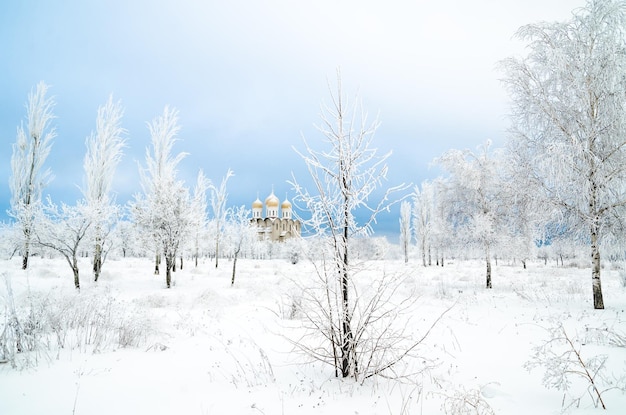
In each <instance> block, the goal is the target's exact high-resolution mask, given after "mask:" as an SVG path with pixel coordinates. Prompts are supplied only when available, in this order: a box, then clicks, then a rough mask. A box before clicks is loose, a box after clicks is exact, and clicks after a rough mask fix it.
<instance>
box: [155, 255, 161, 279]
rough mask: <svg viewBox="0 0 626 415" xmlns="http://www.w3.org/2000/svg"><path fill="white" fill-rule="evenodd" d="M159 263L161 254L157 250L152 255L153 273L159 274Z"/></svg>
mask: <svg viewBox="0 0 626 415" xmlns="http://www.w3.org/2000/svg"><path fill="white" fill-rule="evenodd" d="M160 264H161V254H159V253H158V252H157V253H156V254H155V255H154V275H159V273H160V271H159V265H160Z"/></svg>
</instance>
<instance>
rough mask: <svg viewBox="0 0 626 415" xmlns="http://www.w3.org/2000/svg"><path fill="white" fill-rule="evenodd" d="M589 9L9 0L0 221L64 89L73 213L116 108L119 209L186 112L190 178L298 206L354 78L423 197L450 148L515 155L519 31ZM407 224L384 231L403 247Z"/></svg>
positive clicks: (398, 165) (401, 178)
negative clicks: (514, 61)
mask: <svg viewBox="0 0 626 415" xmlns="http://www.w3.org/2000/svg"><path fill="white" fill-rule="evenodd" d="M584 3H585V2H584V1H582V0H524V1H522V0H500V1H498V0H474V1H467V0H449V1H441V2H432V1H422V0H413V1H401V0H391V1H384V2H383V1H368V0H365V1H357V0H316V1H297V0H267V1H254V0H230V1H214V0H195V1H192V0H171V1H168V0H150V1H147V0H146V1H144V0H140V1H133V0H95V1H86V0H59V1H46V0H39V1H37V0H5V1H3V2H2V5H0V221H2V220H4V221H6V220H8V218H7V216H6V215H5V211H6V210H7V209H8V208H9V200H10V191H9V185H8V182H9V177H10V174H11V171H10V158H11V153H12V149H11V146H12V144H13V143H14V142H15V137H16V128H17V126H18V125H19V124H20V123H21V122H22V120H24V119H25V115H26V110H25V103H26V100H27V95H28V93H29V91H30V90H31V88H33V87H34V86H35V85H36V84H37V83H38V82H39V81H44V82H46V83H47V84H49V85H50V86H51V88H50V95H52V96H54V98H55V100H56V102H57V105H56V107H55V115H56V116H57V119H56V120H55V122H54V125H55V126H56V129H57V133H58V136H57V138H56V139H55V141H54V144H53V147H52V151H51V154H50V156H49V158H48V162H47V166H48V167H49V168H50V169H51V171H52V173H53V175H54V177H55V178H54V180H53V182H52V183H51V184H50V185H49V186H48V187H47V189H46V191H44V193H45V194H50V195H51V197H52V199H53V200H55V201H57V202H59V201H63V202H66V203H69V204H73V203H74V202H75V201H76V200H77V199H79V198H80V190H79V187H80V186H81V185H82V183H83V167H82V162H83V157H84V154H85V139H86V137H87V136H88V135H89V134H90V132H91V131H92V130H93V129H94V128H95V119H96V111H97V108H98V107H99V106H100V105H102V104H104V103H105V101H106V100H107V98H108V97H109V95H111V94H112V95H113V97H114V99H115V100H120V101H121V102H122V105H123V107H124V108H125V115H124V119H123V127H124V128H126V130H127V131H128V134H127V147H126V149H125V156H124V158H123V160H122V162H121V163H120V165H119V168H118V172H117V174H116V178H115V181H114V185H113V186H114V189H113V190H114V192H115V193H116V194H117V200H118V202H120V203H125V202H126V201H128V200H129V199H131V198H132V195H133V194H135V193H136V192H138V191H140V186H139V174H138V163H142V164H143V162H144V158H145V151H146V147H147V146H149V144H150V137H149V133H148V129H147V127H146V122H148V121H151V120H152V119H154V118H155V117H156V116H158V115H160V114H161V113H162V111H163V108H164V107H165V106H166V105H169V106H172V107H175V108H177V109H178V110H179V112H180V125H181V132H180V137H179V138H180V141H179V142H178V143H177V144H176V146H175V150H176V151H182V152H187V153H189V156H188V157H187V158H186V159H184V160H183V162H182V163H181V165H180V177H181V178H182V179H184V180H185V181H186V182H187V183H188V185H189V186H193V183H194V180H195V177H196V174H197V172H198V170H199V169H203V170H204V172H205V174H206V175H207V176H208V177H209V178H211V179H212V180H213V181H214V182H216V183H219V182H220V181H221V178H222V177H223V176H224V174H225V173H226V171H227V170H228V169H229V168H230V169H232V170H233V171H234V172H235V176H234V177H232V178H231V179H230V181H229V185H228V193H229V203H228V204H229V205H231V206H232V205H241V204H246V205H247V206H248V207H250V206H249V205H250V204H251V203H252V201H253V200H254V199H255V198H256V197H257V194H258V195H259V197H260V198H261V199H264V198H265V197H266V196H267V195H268V194H269V193H270V192H271V190H272V186H273V188H274V190H275V193H276V194H277V196H279V197H280V198H281V199H282V198H284V197H285V195H287V196H288V197H289V198H290V199H291V198H292V197H293V193H292V192H291V189H290V187H289V185H288V184H287V183H286V181H287V180H288V179H290V177H291V174H292V172H293V173H294V174H295V175H296V176H297V177H298V178H303V179H304V178H306V170H305V166H304V163H303V161H302V160H301V159H300V158H299V157H298V156H297V155H296V153H295V152H294V150H293V147H296V148H297V149H299V150H302V149H303V141H302V136H305V137H306V138H307V140H308V142H309V143H310V144H311V146H312V147H314V148H321V147H320V146H316V143H320V144H321V136H320V133H319V132H318V131H317V130H316V129H315V125H316V124H318V123H319V121H320V117H319V115H320V105H321V104H322V102H324V101H326V102H327V101H328V100H329V92H328V88H327V79H330V80H331V81H333V80H334V76H335V70H336V68H337V67H341V71H342V75H343V76H342V78H343V86H344V91H345V92H346V94H347V95H348V96H349V97H350V96H354V95H356V94H357V93H358V95H359V96H360V98H361V99H362V101H363V106H364V108H365V109H366V110H367V111H368V113H369V115H370V118H375V117H376V116H378V119H379V121H380V122H381V126H380V127H379V129H378V130H377V133H376V137H375V139H374V146H375V147H378V148H379V151H380V152H381V153H385V152H387V151H389V150H391V151H393V154H392V156H391V157H390V159H389V167H390V168H389V184H390V185H395V184H399V183H402V182H412V183H415V184H418V183H420V182H422V181H423V180H424V179H429V178H432V177H433V176H434V175H436V174H437V172H436V171H435V170H433V169H430V168H429V163H430V162H431V160H432V159H433V158H435V157H437V156H439V155H440V154H441V153H443V152H444V151H446V150H448V149H450V148H472V149H474V148H476V147H477V146H478V145H479V144H481V143H482V142H484V141H485V140H487V139H491V140H492V141H494V143H495V144H496V145H501V144H502V143H503V142H504V139H505V130H506V128H507V124H508V122H507V120H506V113H507V102H508V98H507V96H506V92H505V91H504V89H503V88H502V85H501V83H500V81H499V79H500V78H501V77H502V76H503V75H502V73H501V72H499V71H498V69H497V62H498V61H500V60H502V59H504V58H506V57H508V56H513V55H521V54H523V53H524V51H523V45H522V44H521V43H519V42H518V41H517V40H515V39H513V38H512V37H513V34H514V33H515V31H516V30H517V28H519V27H520V26H521V25H524V24H528V23H533V22H537V21H541V20H548V21H551V20H564V19H567V18H569V16H570V14H571V11H572V9H574V8H576V7H580V6H583V5H584ZM397 228H398V212H397V210H394V211H393V212H392V213H391V214H388V215H385V216H382V217H380V223H379V225H378V226H377V227H376V229H375V230H376V231H377V233H379V234H394V233H397Z"/></svg>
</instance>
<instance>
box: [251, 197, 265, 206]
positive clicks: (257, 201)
mask: <svg viewBox="0 0 626 415" xmlns="http://www.w3.org/2000/svg"><path fill="white" fill-rule="evenodd" d="M252 209H263V202H261V201H260V200H259V198H258V197H257V198H256V200H255V201H254V202H252Z"/></svg>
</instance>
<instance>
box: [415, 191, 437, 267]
mask: <svg viewBox="0 0 626 415" xmlns="http://www.w3.org/2000/svg"><path fill="white" fill-rule="evenodd" d="M421 187H422V188H421V189H420V188H419V186H415V190H414V191H413V212H412V216H413V233H414V234H415V241H416V242H417V244H418V245H419V249H420V252H421V253H422V265H423V266H426V265H431V256H430V255H431V245H432V241H431V239H430V238H431V234H432V232H431V230H432V216H433V207H434V206H433V202H434V197H433V196H434V195H433V185H432V184H431V183H430V182H428V181H424V182H422V186H421ZM427 259H428V260H427Z"/></svg>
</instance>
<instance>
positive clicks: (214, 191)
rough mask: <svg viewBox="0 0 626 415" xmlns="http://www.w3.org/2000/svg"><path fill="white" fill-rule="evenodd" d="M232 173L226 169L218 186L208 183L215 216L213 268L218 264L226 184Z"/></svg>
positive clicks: (224, 216)
mask: <svg viewBox="0 0 626 415" xmlns="http://www.w3.org/2000/svg"><path fill="white" fill-rule="evenodd" d="M233 175H234V173H233V171H232V170H231V169H228V171H227V172H226V175H225V176H224V177H223V178H222V182H221V183H220V186H219V187H217V186H215V185H213V184H211V185H209V188H210V189H211V208H212V209H213V215H214V216H215V268H217V267H218V265H219V253H220V236H221V234H222V230H223V229H222V228H223V227H224V223H225V221H226V200H227V199H228V193H226V184H227V183H228V179H230V178H231V177H232V176H233Z"/></svg>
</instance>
